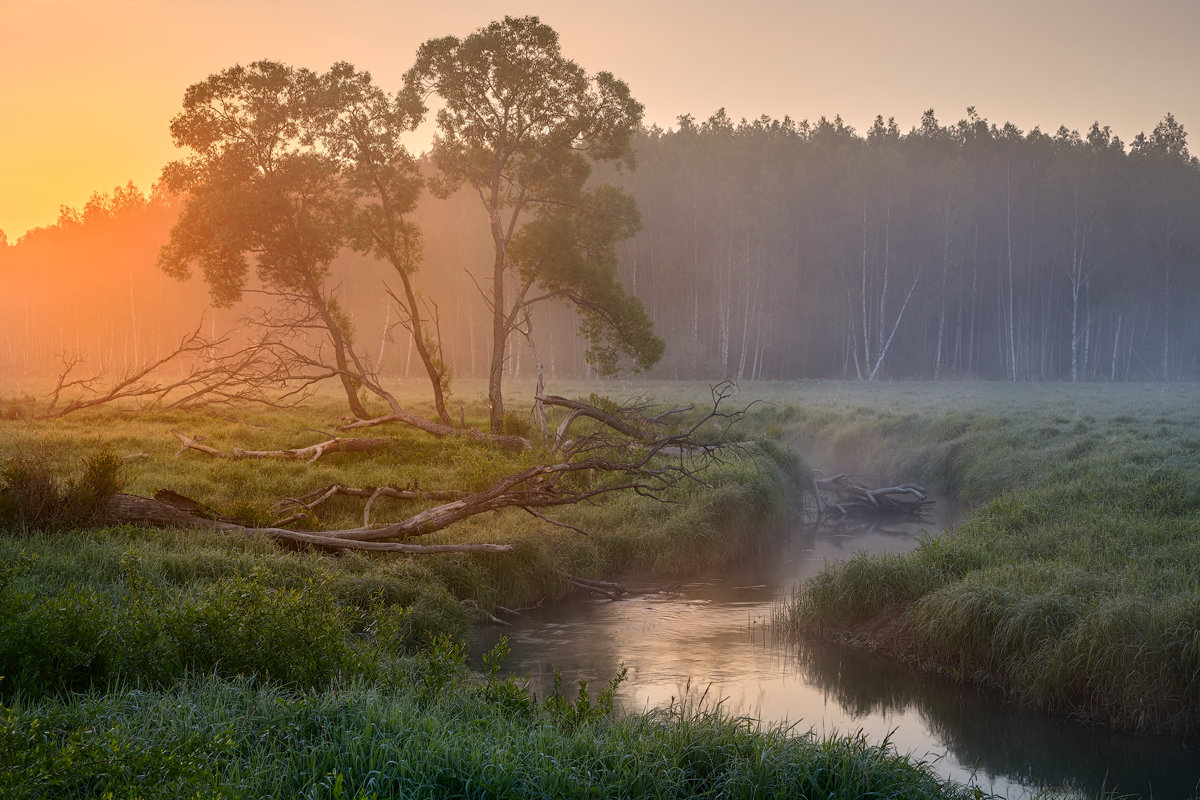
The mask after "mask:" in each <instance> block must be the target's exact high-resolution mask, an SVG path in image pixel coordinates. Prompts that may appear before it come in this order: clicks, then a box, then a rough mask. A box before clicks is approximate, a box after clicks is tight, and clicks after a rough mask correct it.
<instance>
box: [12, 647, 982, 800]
mask: <svg viewBox="0 0 1200 800" xmlns="http://www.w3.org/2000/svg"><path fill="white" fill-rule="evenodd" d="M436 658H437V657H436V656H434V657H430V658H429V659H427V661H428V662H429V663H433V664H438V665H439V666H440V671H439V669H431V668H429V667H426V669H425V672H424V673H423V674H424V676H425V679H424V680H420V681H410V682H407V683H405V682H400V683H397V684H390V685H379V684H365V683H360V682H351V683H347V684H335V685H333V686H332V687H330V688H329V690H327V691H323V692H316V693H297V692H291V691H284V690H280V689H278V688H276V687H272V686H262V685H257V684H256V683H255V682H254V681H250V680H233V681H222V680H216V679H202V680H193V679H189V680H188V681H184V682H182V683H179V684H176V685H174V686H173V687H172V688H170V689H169V690H167V691H164V692H162V693H147V692H143V691H139V690H132V689H118V690H115V691H111V692H108V693H105V694H103V695H86V696H76V697H72V698H70V699H69V700H68V701H67V702H62V703H58V702H49V701H46V700H41V701H36V702H27V701H18V702H16V703H14V704H12V705H11V706H10V707H8V708H4V709H0V795H2V796H5V797H22V798H61V797H123V798H144V799H145V800H149V799H150V798H183V797H223V798H242V797H246V798H251V797H253V798H280V800H283V799H284V798H287V799H289V800H290V799H291V798H358V799H359V800H366V799H367V798H384V797H412V798H426V797H427V798H442V797H479V798H485V797H486V798H527V797H563V798H569V797H581V798H582V797H631V798H636V797H653V798H696V797H712V798H742V797H744V798H750V797H766V796H770V797H821V798H831V797H832V798H860V797H867V796H879V797H890V798H914V800H915V799H916V798H922V799H924V798H939V797H944V798H968V797H973V795H972V794H971V793H969V792H968V791H966V790H964V789H960V788H955V787H952V786H948V785H946V784H945V783H944V782H943V781H941V780H939V779H937V778H936V777H934V776H933V774H932V773H931V771H930V770H929V768H928V767H925V766H923V765H914V764H912V763H911V762H910V761H908V760H907V759H904V758H901V757H899V756H898V755H897V754H896V753H895V752H894V750H892V749H891V748H889V747H886V746H878V745H872V744H869V743H867V742H865V741H863V740H862V739H861V738H854V737H848V738H839V737H832V738H824V739H821V738H817V737H815V736H812V735H806V736H799V735H787V734H785V733H784V732H782V731H779V730H773V731H760V730H757V729H755V728H754V727H753V726H751V725H748V724H746V723H744V722H737V721H731V720H727V719H723V718H720V717H717V716H712V715H703V714H701V715H694V714H693V715H683V714H680V713H677V712H676V711H674V710H669V709H668V710H664V711H659V712H654V713H651V714H646V715H640V716H633V717H626V718H622V719H612V718H611V717H609V716H608V715H607V714H606V713H605V705H604V703H603V698H601V700H600V702H597V703H595V704H590V703H579V702H574V703H565V702H563V701H562V700H561V699H560V698H554V697H552V698H548V700H543V701H540V702H539V701H535V700H533V699H531V698H529V697H528V696H527V695H525V694H524V693H523V692H521V691H520V690H519V689H518V688H516V687H514V686H513V685H512V684H511V683H505V682H497V681H494V680H483V681H470V680H468V679H467V678H466V677H465V676H464V675H462V674H461V666H460V665H458V664H456V663H455V662H454V661H453V659H451V660H449V661H447V660H445V658H444V656H442V658H443V660H442V661H440V662H439V661H437V660H436Z"/></svg>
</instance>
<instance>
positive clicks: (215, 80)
mask: <svg viewBox="0 0 1200 800" xmlns="http://www.w3.org/2000/svg"><path fill="white" fill-rule="evenodd" d="M319 89H320V80H319V77H318V76H317V75H316V74H314V73H312V72H310V71H308V70H305V69H295V68H292V67H289V66H286V65H284V64H280V63H277V62H271V61H258V62H255V63H253V64H250V65H249V66H245V67H243V66H241V65H238V66H235V67H231V68H230V69H226V70H224V71H222V72H220V73H218V74H216V75H212V76H210V77H209V78H208V79H207V80H205V81H203V82H201V83H197V84H195V85H193V86H191V87H189V88H188V90H187V92H186V93H185V95H184V100H183V111H182V112H181V113H180V114H179V115H178V116H176V117H175V118H174V119H173V120H172V121H171V135H172V137H173V138H174V140H175V144H176V145H177V146H179V147H186V148H189V149H190V150H191V151H192V155H191V156H190V157H188V158H186V159H184V160H181V161H175V162H172V163H170V164H168V165H167V167H166V168H165V169H164V171H163V178H164V181H165V182H166V184H167V185H168V187H170V188H171V189H172V190H173V191H176V192H178V193H180V194H183V195H186V198H187V199H186V204H185V206H184V208H183V210H182V212H181V214H180V216H179V221H178V222H177V223H176V225H175V227H174V228H173V229H172V230H171V239H170V241H169V243H168V244H167V245H166V246H165V247H164V248H163V250H162V253H161V256H160V263H161V265H162V267H163V269H164V270H165V271H166V272H167V273H168V274H170V275H172V276H174V277H177V278H180V279H183V278H186V277H188V276H189V275H190V273H191V269H192V267H193V266H194V265H198V266H199V267H200V269H201V270H202V271H203V273H204V277H205V280H206V281H207V283H208V286H209V290H210V293H211V295H212V301H213V303H214V305H218V306H227V305H230V304H232V303H233V302H235V301H237V300H239V299H240V298H241V296H242V293H243V291H244V289H245V287H246V282H247V279H248V277H249V267H250V264H249V258H250V257H253V260H254V266H255V268H256V272H257V276H258V279H259V281H261V283H262V285H263V286H264V287H265V288H266V289H267V290H268V291H269V292H271V293H272V294H273V295H274V296H275V299H276V300H278V301H279V303H280V304H282V305H284V306H286V308H287V311H286V324H288V325H289V326H291V327H293V328H294V329H296V330H297V331H302V330H304V329H313V328H315V329H317V330H319V331H320V333H321V335H322V338H323V339H324V341H323V342H321V346H328V347H330V348H331V349H332V351H333V363H332V365H331V367H332V374H331V375H330V377H336V378H337V379H338V380H339V381H340V382H341V384H342V387H343V389H344V391H345V393H346V399H347V401H348V403H349V405H350V410H351V412H352V413H353V414H354V415H355V416H357V417H360V418H362V417H366V416H367V411H366V409H365V408H364V406H363V404H362V401H361V400H360V399H359V397H358V383H357V381H356V380H355V378H354V375H353V373H352V371H351V368H350V349H351V347H352V346H353V339H352V333H351V329H350V325H349V320H348V318H347V317H346V315H345V314H344V313H343V311H342V309H341V307H340V305H339V303H338V301H337V298H336V297H335V296H334V295H333V294H332V293H331V292H330V291H329V290H328V289H327V288H326V286H325V282H326V278H327V277H328V275H329V264H330V262H332V261H333V259H334V257H335V256H336V255H337V253H338V250H339V249H340V248H341V246H342V243H343V238H344V232H345V224H346V219H347V217H348V216H349V214H350V212H351V209H352V198H351V196H350V194H349V193H348V192H347V191H346V187H345V184H344V182H343V181H342V179H341V175H340V171H339V169H338V164H337V162H336V160H335V159H334V158H332V157H331V156H330V155H328V154H327V153H325V152H322V150H321V149H320V148H318V147H317V146H316V145H315V137H314V132H313V130H314V127H315V126H316V124H317V122H316V120H317V118H318V111H319V108H318V104H316V103H314V102H313V99H314V98H315V97H316V96H318V94H319Z"/></svg>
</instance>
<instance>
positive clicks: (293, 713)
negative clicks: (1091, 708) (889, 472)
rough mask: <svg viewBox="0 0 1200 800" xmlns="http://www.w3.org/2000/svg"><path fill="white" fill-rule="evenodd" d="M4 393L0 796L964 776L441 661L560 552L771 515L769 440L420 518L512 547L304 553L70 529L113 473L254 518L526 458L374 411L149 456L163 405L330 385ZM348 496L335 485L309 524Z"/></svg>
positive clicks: (584, 552)
mask: <svg viewBox="0 0 1200 800" xmlns="http://www.w3.org/2000/svg"><path fill="white" fill-rule="evenodd" d="M17 405H19V404H15V405H13V408H16V406H17ZM19 411H20V409H19V408H18V409H17V411H15V412H14V413H13V414H10V415H8V416H10V417H14V418H13V419H7V420H5V421H3V422H0V462H2V463H4V464H5V465H7V467H6V470H7V471H6V472H4V473H3V477H4V483H3V486H4V487H7V488H4V489H3V490H2V491H0V499H2V500H3V501H4V503H6V504H7V505H5V507H4V508H2V509H0V512H2V513H0V518H2V520H3V527H4V528H5V531H4V532H5V533H6V534H7V535H3V536H0V565H3V567H2V568H0V676H2V677H0V796H3V797H20V798H40V797H44V798H59V797H85V796H86V797H108V798H181V797H222V798H243V797H245V798H264V797H278V798H296V797H300V798H360V799H361V800H365V799H366V798H376V797H395V796H404V797H445V796H462V797H530V796H542V797H596V796H625V797H706V796H707V797H761V796H821V797H846V798H851V797H861V796H863V795H864V794H866V793H869V792H877V793H881V794H883V795H886V796H892V797H913V798H917V797H920V798H926V797H946V798H960V797H961V798H966V797H973V796H974V795H973V794H971V793H969V792H968V791H967V790H966V789H963V788H961V787H955V786H951V785H949V784H947V783H945V782H944V781H942V780H940V779H938V778H937V777H936V776H935V775H934V773H933V772H932V771H931V770H930V768H929V767H927V766H926V765H923V764H915V763H913V762H911V761H910V760H908V759H907V758H904V757H902V756H900V755H899V754H897V753H896V752H895V750H894V749H893V748H891V747H890V746H888V745H887V743H882V744H871V743H868V742H866V741H865V740H863V739H862V738H861V737H846V738H841V737H828V738H823V739H820V738H817V737H815V736H813V735H798V734H796V733H795V732H791V731H784V730H781V729H772V730H760V729H758V728H757V726H755V725H754V724H752V723H750V722H748V721H746V720H737V719H730V718H727V717H725V716H723V715H722V714H720V713H719V711H708V712H701V711H696V710H694V709H693V710H689V711H686V712H685V711H684V710H682V709H679V708H674V709H664V710H661V711H656V712H653V713H651V714H646V715H637V716H630V717H624V718H620V719H616V718H614V717H613V715H612V714H611V709H612V691H613V689H614V688H615V686H616V681H618V680H619V678H620V676H617V678H616V679H614V683H613V684H611V685H610V686H608V687H607V688H606V689H605V690H604V691H602V692H600V694H599V696H598V698H597V699H596V700H595V701H594V702H593V701H592V700H591V699H590V696H589V694H588V692H587V689H586V687H580V691H579V693H578V699H577V700H574V701H567V700H566V699H564V697H563V696H562V695H561V694H559V693H558V692H555V693H553V694H552V695H551V696H550V697H546V698H535V697H533V696H531V695H530V694H529V692H528V691H527V690H526V689H525V688H524V687H523V686H521V685H520V684H519V683H517V682H516V681H514V680H512V679H506V680H500V679H499V678H498V677H497V675H498V670H497V669H496V666H497V665H498V663H499V662H500V660H501V659H502V657H503V653H502V652H498V653H493V654H491V655H490V656H489V658H488V659H486V660H487V662H488V664H489V667H490V674H487V675H478V674H471V673H470V672H468V671H467V670H466V668H465V662H464V657H463V652H464V651H463V647H462V645H461V643H460V642H461V637H462V635H463V634H464V633H465V627H466V624H467V623H468V622H469V620H470V619H472V618H474V617H476V616H477V615H478V614H479V612H480V610H481V609H487V608H490V607H491V606H492V605H493V604H495V603H497V602H504V603H506V604H511V605H521V604H524V603H527V602H532V601H535V600H537V599H540V598H542V597H555V596H559V595H561V594H563V593H564V592H565V591H566V590H567V585H566V582H565V580H564V577H563V575H564V573H565V572H568V571H569V572H573V573H578V574H582V575H593V576H608V575H613V574H617V573H621V572H632V571H638V572H640V573H643V574H646V573H649V574H656V575H668V574H679V573H683V572H687V571H689V570H692V569H694V568H696V567H697V566H699V565H702V564H708V563H713V562H714V561H717V560H728V559H730V558H736V557H737V555H738V554H739V553H744V552H747V551H749V550H750V549H753V548H754V547H756V546H757V545H758V543H760V542H761V541H762V540H763V538H764V537H770V536H772V535H773V534H774V532H775V531H777V530H779V526H778V524H777V522H778V521H779V520H780V519H781V518H782V517H783V516H784V515H785V512H786V510H787V508H788V503H787V500H788V493H789V491H790V489H789V483H790V481H791V480H792V479H794V478H797V477H802V476H801V471H802V468H801V467H800V465H799V464H798V462H797V461H796V460H795V459H794V458H792V457H790V456H789V455H788V454H787V453H786V452H785V451H783V450H780V449H779V448H778V447H776V446H774V445H771V444H769V443H764V444H763V445H761V446H758V447H755V448H750V449H748V450H747V451H746V453H745V454H744V455H742V456H739V457H737V458H735V459H733V460H731V461H729V462H728V463H726V464H724V465H722V466H721V467H720V468H718V469H716V470H714V471H713V472H710V473H709V474H707V475H706V483H707V485H699V484H697V485H695V486H693V487H690V488H688V489H686V490H684V491H683V492H681V493H679V494H678V495H677V496H676V497H675V498H674V499H675V500H676V502H675V503H673V504H666V505H664V504H662V503H656V502H651V501H649V500H647V499H645V498H639V497H636V496H622V497H616V496H614V497H610V498H607V499H606V500H604V501H603V502H599V503H597V504H595V505H592V506H587V507H580V508H577V509H570V510H569V512H568V520H569V521H570V523H571V524H573V525H576V526H578V527H582V528H585V529H588V530H590V531H592V534H591V535H590V536H586V537H584V536H581V535H580V534H578V533H575V532H572V531H568V530H565V529H563V528H560V527H555V526H551V525H548V524H547V523H544V522H542V521H540V520H536V519H532V518H529V517H524V516H522V515H521V514H520V512H519V511H509V512H505V513H503V514H497V515H489V516H488V517H486V518H477V519H475V520H472V521H471V522H469V523H468V524H465V525H462V526H458V527H456V528H455V529H453V530H450V531H446V532H443V533H441V534H438V535H437V536H435V537H431V538H433V539H435V540H439V541H444V540H454V541H485V540H486V541H499V542H511V543H513V544H515V545H516V550H515V551H514V552H511V553H507V554H499V555H485V556H479V555H474V556H465V555H451V556H445V557H437V558H411V557H407V558H406V557H379V556H366V555H346V556H339V557H331V556H328V555H322V554H317V553H312V552H289V551H285V550H282V549H279V548H277V547H276V546H274V545H273V544H271V543H269V542H268V541H267V540H265V539H256V538H244V537H230V536H227V535H224V534H220V533H212V532H197V531H158V530H145V529H139V528H134V527H97V526H96V525H95V523H94V522H93V521H91V518H90V517H89V511H90V510H91V509H92V507H93V506H94V505H95V501H96V499H97V498H98V497H101V496H103V494H104V493H105V492H110V491H112V490H114V489H116V488H119V487H120V485H121V483H122V482H123V483H124V485H125V488H126V490H128V491H131V492H134V493H139V494H146V495H148V494H152V493H153V492H154V491H155V490H156V489H159V488H169V489H172V490H174V491H176V492H179V493H181V494H185V495H188V496H190V497H193V498H195V499H197V500H200V501H202V502H204V503H205V504H206V505H208V506H209V507H211V508H212V509H214V510H216V511H218V512H220V513H223V514H227V515H231V516H239V517H243V518H249V519H252V520H260V521H265V520H267V519H268V518H269V517H270V515H271V510H270V505H271V504H272V503H273V502H275V501H276V500H278V499H280V498H281V497H287V496H294V495H296V494H299V493H301V492H303V491H307V490H309V489H312V488H315V487H317V486H321V485H324V484H327V483H333V482H338V483H343V484H349V485H380V484H386V483H396V484H401V485H411V484H413V483H416V484H418V485H420V486H423V487H426V488H440V487H468V488H480V487H482V486H484V485H487V484H488V483H490V482H491V481H492V480H494V479H495V477H497V476H498V475H500V474H504V473H507V472H510V471H513V470H514V469H516V468H518V467H519V466H521V465H523V464H524V463H526V461H527V460H528V459H531V458H534V457H536V454H523V455H516V456H514V455H511V454H506V453H501V452H498V451H496V450H494V449H492V448H488V447H485V446H480V445H471V444H468V443H464V442H460V441H433V440H431V439H429V438H428V437H425V436H423V435H419V434H415V433H412V432H408V431H405V430H390V431H388V432H387V433H388V435H390V436H392V437H393V439H394V442H393V444H392V445H391V446H390V447H389V448H388V449H387V450H386V451H384V452H381V453H377V454H371V455H367V456H363V455H355V456H344V455H335V456H332V457H327V458H325V459H322V460H321V461H319V462H317V463H315V464H312V465H308V464H302V463H292V462H257V461H256V462H249V461H237V462H233V461H222V460H214V459H210V458H207V457H204V456H199V455H197V454H195V453H184V454H182V455H180V456H178V457H176V456H175V455H174V449H175V444H174V440H173V439H171V438H170V436H169V431H170V430H171V429H173V428H174V429H180V430H183V431H185V432H187V433H192V434H200V433H202V434H204V435H206V436H208V437H209V442H210V443H212V444H214V445H215V446H217V447H219V448H221V449H229V448H231V447H233V446H239V447H244V448H256V447H284V446H292V445H297V444H305V443H309V442H311V441H319V440H320V439H321V438H324V437H325V436H326V435H327V434H326V433H324V432H322V431H328V430H330V429H331V428H333V427H334V426H335V425H336V423H337V419H336V413H337V407H336V405H334V404H333V403H327V404H322V403H317V404H316V405H315V406H314V407H312V408H310V409H309V410H307V411H302V412H301V411H293V412H286V413H270V414H267V413H264V412H261V411H256V410H254V409H246V408H239V409H235V410H234V411H233V413H232V414H228V413H224V412H222V413H214V412H198V413H190V414H182V413H180V414H171V415H163V416H153V415H150V416H147V415H140V414H134V413H124V412H121V411H117V412H113V411H106V412H96V413H91V414H81V415H78V416H73V417H70V418H67V419H65V420H61V421H57V422H37V421H31V420H29V419H28V418H24V417H23V416H22V414H21V413H17V412H19ZM482 412H483V409H482V407H481V406H479V405H478V404H476V406H475V407H472V408H471V415H472V416H473V417H481V416H482ZM518 422H519V420H517V421H514V422H513V424H514V425H516V424H517V423H518ZM314 429H318V430H314ZM135 452H140V453H146V454H148V458H140V459H136V460H132V461H130V462H128V466H127V467H126V468H125V469H124V470H123V471H122V473H123V474H122V475H121V476H120V478H121V480H120V481H115V480H108V479H109V478H113V477H114V476H113V474H112V470H111V469H102V467H105V466H106V465H107V466H108V467H112V466H113V464H114V459H113V455H112V454H117V455H121V454H125V453H135ZM31 497H32V498H35V499H37V501H38V502H36V503H25V502H24V499H26V498H31ZM59 507H62V508H65V509H67V510H69V511H70V512H71V513H69V514H67V513H60V512H59V511H57V510H55V509H58V508H59ZM415 508H416V506H412V505H402V504H396V503H393V504H391V505H390V506H385V505H382V504H381V505H380V507H379V508H378V509H377V510H376V513H377V514H378V515H379V517H381V518H383V517H389V516H391V517H394V516H397V515H403V514H407V513H411V512H412V511H413V510H415ZM360 515H361V506H360V505H359V504H357V503H352V502H340V503H334V504H331V505H330V506H328V507H323V508H322V509H321V510H320V511H319V512H318V514H317V515H315V516H314V518H313V519H312V520H310V523H312V524H313V525H314V526H320V527H342V526H347V525H353V524H356V523H357V522H358V520H360V519H361V516H360Z"/></svg>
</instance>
